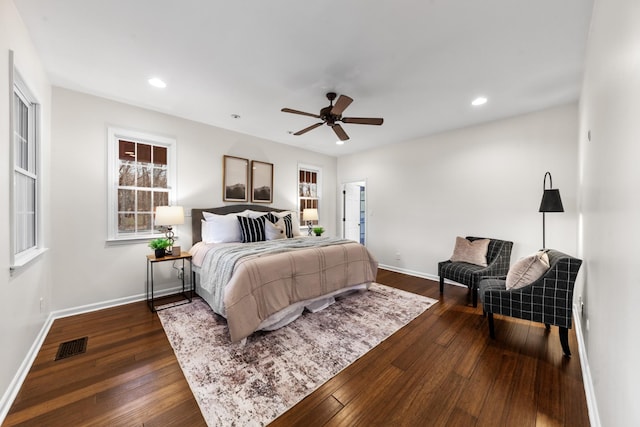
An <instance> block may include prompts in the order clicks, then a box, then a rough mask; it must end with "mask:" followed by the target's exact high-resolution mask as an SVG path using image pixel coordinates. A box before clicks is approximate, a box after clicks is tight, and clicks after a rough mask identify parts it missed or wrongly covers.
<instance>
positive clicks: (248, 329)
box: [190, 204, 378, 341]
mask: <svg viewBox="0 0 640 427" xmlns="http://www.w3.org/2000/svg"><path fill="white" fill-rule="evenodd" d="M191 218H192V241H193V246H192V248H191V250H190V252H191V254H192V255H193V266H194V270H195V273H196V286H195V289H196V293H197V294H198V295H199V296H200V297H202V298H203V299H204V300H205V301H206V302H207V304H209V306H210V307H211V308H212V310H213V311H214V312H215V313H217V314H219V315H221V316H223V317H225V318H226V319H227V324H228V326H229V334H230V338H231V340H232V341H241V340H243V339H245V338H246V337H248V336H249V335H251V334H252V333H254V332H255V331H258V330H273V329H277V328H280V327H282V326H285V325H286V324H288V323H290V322H292V321H293V320H295V319H296V318H297V317H299V316H300V315H301V314H302V312H303V311H304V310H305V309H306V310H308V311H312V312H315V311H318V310H321V309H323V308H325V307H327V306H328V305H330V304H332V303H333V302H334V301H335V298H336V297H337V296H339V295H342V294H345V293H351V292H355V291H365V290H366V289H368V288H369V285H370V284H371V282H373V281H374V280H375V277H376V273H377V268H378V263H377V261H376V260H375V258H374V257H373V256H372V255H371V254H370V253H369V251H368V250H367V249H366V248H365V247H364V246H363V245H361V244H359V243H357V242H354V241H350V240H344V239H338V238H331V237H307V236H303V235H302V234H301V233H300V229H299V224H298V218H297V213H296V212H291V211H287V210H283V209H275V208H271V207H269V206H264V205H245V204H242V205H227V206H222V207H218V208H206V209H200V208H198V209H193V210H192V215H191ZM267 218H268V219H267ZM261 224H262V225H261Z"/></svg>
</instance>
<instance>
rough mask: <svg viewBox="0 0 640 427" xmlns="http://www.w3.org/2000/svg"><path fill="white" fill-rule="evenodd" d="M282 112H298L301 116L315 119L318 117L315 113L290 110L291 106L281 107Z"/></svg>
mask: <svg viewBox="0 0 640 427" xmlns="http://www.w3.org/2000/svg"><path fill="white" fill-rule="evenodd" d="M280 111H282V112H283V113H293V114H300V115H302V116H310V117H315V118H316V119H319V118H320V116H319V115H317V114H312V113H305V112H304V111H298V110H292V109H291V108H283V109H282V110H280Z"/></svg>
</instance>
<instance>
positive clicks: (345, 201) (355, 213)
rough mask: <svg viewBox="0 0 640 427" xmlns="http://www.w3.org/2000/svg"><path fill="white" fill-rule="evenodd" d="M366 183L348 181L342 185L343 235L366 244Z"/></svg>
mask: <svg viewBox="0 0 640 427" xmlns="http://www.w3.org/2000/svg"><path fill="white" fill-rule="evenodd" d="M366 218H367V204H366V183H365V181H354V182H347V183H345V184H343V186H342V237H343V238H345V239H349V240H354V241H356V242H359V243H360V244H362V245H364V244H365V242H366V234H367V233H366V231H367V226H366Z"/></svg>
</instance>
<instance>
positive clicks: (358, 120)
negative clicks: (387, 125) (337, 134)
mask: <svg viewBox="0 0 640 427" xmlns="http://www.w3.org/2000/svg"><path fill="white" fill-rule="evenodd" d="M383 121H384V119H374V118H369V117H343V118H342V122H343V123H355V124H358V125H381V124H382V122H383Z"/></svg>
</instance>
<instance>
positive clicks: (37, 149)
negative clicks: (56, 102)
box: [9, 50, 47, 271]
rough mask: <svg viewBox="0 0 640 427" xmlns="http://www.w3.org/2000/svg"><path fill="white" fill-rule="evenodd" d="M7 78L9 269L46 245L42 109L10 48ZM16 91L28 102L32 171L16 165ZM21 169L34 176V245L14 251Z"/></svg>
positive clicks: (24, 262) (20, 265)
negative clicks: (8, 97)
mask: <svg viewBox="0 0 640 427" xmlns="http://www.w3.org/2000/svg"><path fill="white" fill-rule="evenodd" d="M9 82H10V87H11V103H10V107H9V135H10V147H9V158H10V161H11V174H10V178H9V183H10V184H9V198H10V201H9V206H10V207H9V229H10V232H9V234H10V236H9V241H10V243H9V257H10V258H9V269H10V270H12V271H15V270H18V269H20V268H22V267H25V266H26V265H27V264H29V263H30V262H31V261H34V260H35V259H37V258H38V257H39V256H40V255H42V254H43V253H44V252H46V251H47V248H45V247H44V240H43V238H44V237H43V236H44V233H43V232H42V230H43V223H42V212H41V211H42V174H41V172H42V159H41V157H42V156H41V153H42V150H41V145H42V138H41V133H42V130H41V128H42V113H41V108H42V107H41V104H40V103H39V102H38V99H37V98H36V96H35V95H34V92H33V91H32V90H31V89H30V88H29V85H28V84H27V83H26V81H25V79H24V78H23V77H22V75H21V74H20V72H19V71H18V70H17V69H16V67H15V63H14V52H13V51H12V50H10V51H9ZM16 94H17V95H18V96H19V97H20V98H22V100H23V101H24V102H27V103H28V121H29V132H30V134H31V135H33V141H32V142H33V145H34V147H33V155H34V156H35V159H33V168H34V169H35V170H34V171H29V170H27V171H25V170H23V169H22V168H21V167H17V165H16V159H15V156H16V148H15V135H14V132H15V126H14V125H15V115H16V114H17V112H16V111H15V102H14V96H15V95H16ZM17 171H20V172H21V173H23V174H26V175H28V176H30V177H32V178H33V179H34V180H35V195H34V198H35V201H34V205H35V206H34V212H35V218H34V235H35V239H34V246H32V247H30V248H27V249H25V250H23V251H21V252H19V253H16V250H17V248H16V242H15V238H16V232H17V224H16V196H17V194H16V190H15V186H16V172H17Z"/></svg>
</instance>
